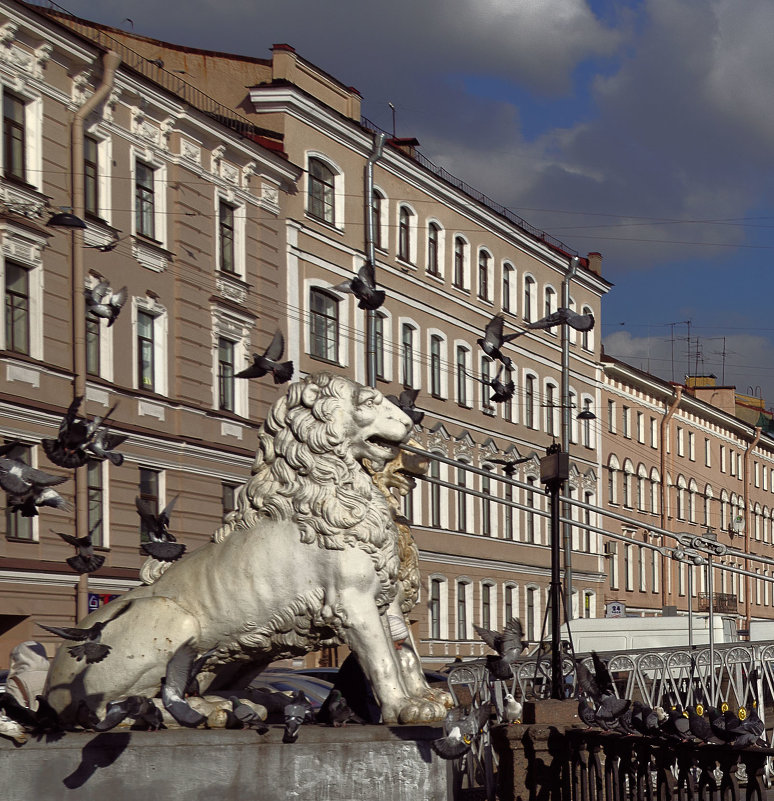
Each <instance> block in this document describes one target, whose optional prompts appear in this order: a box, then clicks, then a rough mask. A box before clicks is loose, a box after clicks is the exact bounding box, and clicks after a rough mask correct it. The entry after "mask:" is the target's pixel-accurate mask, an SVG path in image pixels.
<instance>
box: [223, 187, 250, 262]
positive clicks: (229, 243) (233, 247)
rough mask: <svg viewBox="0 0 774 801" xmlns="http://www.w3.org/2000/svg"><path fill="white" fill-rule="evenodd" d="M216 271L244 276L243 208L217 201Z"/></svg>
mask: <svg viewBox="0 0 774 801" xmlns="http://www.w3.org/2000/svg"><path fill="white" fill-rule="evenodd" d="M217 217H218V236H217V251H218V252H217V259H218V269H219V270H220V271H221V272H223V273H227V274H229V275H236V276H241V275H244V269H245V268H244V227H245V208H244V206H239V205H236V204H234V203H230V202H228V201H226V200H224V199H223V198H219V199H218V205H217Z"/></svg>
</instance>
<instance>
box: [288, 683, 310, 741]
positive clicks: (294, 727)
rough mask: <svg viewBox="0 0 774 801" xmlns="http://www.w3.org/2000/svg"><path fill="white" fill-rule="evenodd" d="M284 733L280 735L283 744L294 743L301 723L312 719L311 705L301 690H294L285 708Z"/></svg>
mask: <svg viewBox="0 0 774 801" xmlns="http://www.w3.org/2000/svg"><path fill="white" fill-rule="evenodd" d="M284 717H285V731H284V732H283V734H282V742H283V743H294V742H295V741H296V740H297V739H298V730H299V729H300V728H301V725H302V724H303V723H306V722H307V721H311V720H312V719H313V717H314V716H313V713H312V705H311V704H310V703H309V701H308V700H307V698H306V696H305V695H304V693H303V690H296V691H295V692H294V693H293V697H292V698H291V700H290V703H289V704H287V705H286V706H285V709H284Z"/></svg>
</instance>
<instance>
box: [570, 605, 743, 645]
mask: <svg viewBox="0 0 774 801" xmlns="http://www.w3.org/2000/svg"><path fill="white" fill-rule="evenodd" d="M692 622H693V644H694V645H709V615H707V614H701V615H700V614H694V615H693V621H692ZM688 623H689V619H688V616H687V615H681V616H674V617H597V618H593V617H592V618H578V619H577V620H571V621H570V632H571V633H572V643H573V647H574V649H575V652H576V653H579V654H583V653H589V652H590V651H592V650H593V651H599V652H600V653H603V652H606V651H641V650H657V649H660V648H674V647H681V646H682V647H687V646H688V644H689V643H688V640H689V637H688ZM713 630H714V638H715V644H716V645H720V644H721V643H729V642H738V641H739V634H738V633H737V628H736V618H734V617H724V616H723V615H713ZM561 638H562V639H563V640H569V639H570V637H569V635H568V632H567V624H566V623H564V624H563V625H562V628H561Z"/></svg>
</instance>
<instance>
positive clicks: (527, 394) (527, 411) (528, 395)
mask: <svg viewBox="0 0 774 801" xmlns="http://www.w3.org/2000/svg"><path fill="white" fill-rule="evenodd" d="M536 380H537V379H536V377H535V376H534V375H532V374H530V373H528V374H527V375H526V376H525V377H524V425H525V426H526V427H527V428H535V383H536Z"/></svg>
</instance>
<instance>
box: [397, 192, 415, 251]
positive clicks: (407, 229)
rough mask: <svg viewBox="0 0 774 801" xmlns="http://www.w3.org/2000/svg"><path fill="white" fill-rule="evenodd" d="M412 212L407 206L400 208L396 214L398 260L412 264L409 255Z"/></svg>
mask: <svg viewBox="0 0 774 801" xmlns="http://www.w3.org/2000/svg"><path fill="white" fill-rule="evenodd" d="M413 216H414V215H413V212H412V211H411V209H410V208H408V206H401V207H400V212H399V214H398V258H399V259H400V260H401V261H405V262H408V263H410V264H412V263H413V259H412V253H411V218H412V217H413Z"/></svg>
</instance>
